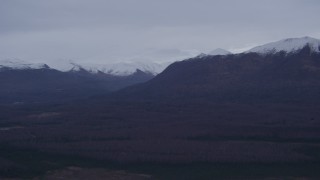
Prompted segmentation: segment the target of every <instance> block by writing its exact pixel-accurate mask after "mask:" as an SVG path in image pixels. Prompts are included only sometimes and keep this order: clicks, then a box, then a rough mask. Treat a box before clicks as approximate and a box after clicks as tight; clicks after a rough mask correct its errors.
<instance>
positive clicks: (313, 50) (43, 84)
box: [0, 37, 320, 103]
mask: <svg viewBox="0 0 320 180" xmlns="http://www.w3.org/2000/svg"><path fill="white" fill-rule="evenodd" d="M319 52H320V40H318V39H314V38H311V37H302V38H290V39H284V40H280V41H277V42H272V43H268V44H265V45H262V46H258V47H254V48H252V49H250V50H248V51H245V52H243V53H239V54H232V53H231V52H229V51H226V50H223V49H216V50H213V51H212V52H210V53H207V54H200V55H199V56H196V57H193V58H190V59H186V60H184V61H179V62H175V63H172V64H170V63H162V64H159V63H115V64H105V65H95V64H77V63H69V64H68V66H65V67H67V68H64V70H61V69H60V70H58V69H53V68H50V67H49V66H48V65H46V64H41V63H37V64H33V63H27V62H24V61H20V60H16V59H13V60H12V59H11V60H8V59H7V60H2V61H0V82H1V84H2V88H1V92H0V94H1V96H2V98H1V102H2V103H4V102H5V103H15V102H49V101H52V100H53V99H54V100H63V101H65V100H70V99H77V98H86V97H89V96H92V95H99V94H108V98H111V99H114V98H118V97H120V99H126V100H128V99H135V100H137V99H140V100H141V99H144V100H145V99H149V100H156V99H157V100H160V99H161V100H164V99H175V100H177V99H180V100H181V99H190V98H191V99H198V100H201V99H206V100H209V99H210V100H212V101H226V100H228V101H257V100H263V101H272V100H274V101H278V100H279V101H280V100H281V101H300V100H305V101H317V100H318V98H319V94H318V93H317V92H319V90H320V86H319V84H320V83H319V82H320V81H319V77H320V71H319V69H320V64H319V59H320V58H319V57H320V53H319ZM169 64H170V65H169ZM167 66H168V67H167ZM166 67H167V68H166ZM164 69H165V70H164ZM163 70H164V71H163ZM135 84H137V85H135ZM131 85H134V86H131ZM129 86H130V87H129ZM126 87H127V88H126ZM123 88H125V89H123ZM121 89H122V90H121ZM118 90H120V91H118ZM114 91H118V92H115V93H110V92H114ZM110 96H111V97H110Z"/></svg>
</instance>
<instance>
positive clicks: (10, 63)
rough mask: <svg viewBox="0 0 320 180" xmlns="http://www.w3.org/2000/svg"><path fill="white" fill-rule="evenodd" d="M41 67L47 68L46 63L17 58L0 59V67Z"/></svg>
mask: <svg viewBox="0 0 320 180" xmlns="http://www.w3.org/2000/svg"><path fill="white" fill-rule="evenodd" d="M3 68H6V69H43V68H49V66H48V65H46V64H43V63H29V62H26V61H22V60H19V59H4V60H0V69H3Z"/></svg>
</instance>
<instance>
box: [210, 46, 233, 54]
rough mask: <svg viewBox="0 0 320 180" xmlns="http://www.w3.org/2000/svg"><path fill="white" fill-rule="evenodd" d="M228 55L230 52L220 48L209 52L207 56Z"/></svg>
mask: <svg viewBox="0 0 320 180" xmlns="http://www.w3.org/2000/svg"><path fill="white" fill-rule="evenodd" d="M228 54H231V52H230V51H227V50H225V49H221V48H217V49H215V50H213V51H210V52H209V53H208V55H211V56H216V55H228Z"/></svg>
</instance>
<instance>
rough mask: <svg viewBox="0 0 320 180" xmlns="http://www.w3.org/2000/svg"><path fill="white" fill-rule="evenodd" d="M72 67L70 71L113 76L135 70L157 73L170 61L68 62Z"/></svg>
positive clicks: (128, 73) (130, 72)
mask: <svg viewBox="0 0 320 180" xmlns="http://www.w3.org/2000/svg"><path fill="white" fill-rule="evenodd" d="M70 64H71V65H72V66H73V67H72V68H70V71H80V70H85V71H88V72H90V73H99V72H102V73H105V74H110V75H115V76H128V75H131V74H134V73H135V72H136V71H137V70H140V71H142V72H145V73H150V74H153V75H157V74H159V73H161V72H162V71H163V70H164V69H165V68H166V67H167V66H169V64H170V63H154V62H149V63H142V62H135V63H133V62H127V63H126V62H121V63H114V64H89V63H82V64H78V63H70Z"/></svg>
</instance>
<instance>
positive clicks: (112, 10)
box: [0, 0, 320, 63]
mask: <svg viewBox="0 0 320 180" xmlns="http://www.w3.org/2000/svg"><path fill="white" fill-rule="evenodd" d="M319 9H320V1H317V0H261V1H256V0H242V1H238V0H233V1H232V0H199V1H194V0H184V1H181V0H162V1H150V0H54V1H51V0H28V1H25V0H2V1H0V58H2V59H3V58H21V59H25V60H28V61H34V62H35V61H41V62H48V63H54V62H57V61H61V60H66V59H68V60H69V59H72V60H76V61H82V62H96V63H103V62H113V61H169V60H172V59H178V58H185V57H188V56H193V55H195V54H197V53H200V52H208V51H211V50H213V49H215V48H225V49H228V50H231V51H234V52H239V51H242V50H244V49H246V48H249V47H252V46H255V45H259V44H262V43H267V42H269V41H274V40H279V39H282V38H287V37H302V36H313V37H315V38H320V30H319V29H320V23H318V17H319V15H320V11H319Z"/></svg>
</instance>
